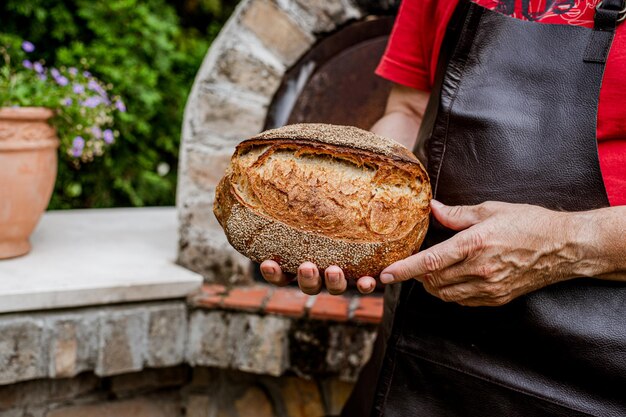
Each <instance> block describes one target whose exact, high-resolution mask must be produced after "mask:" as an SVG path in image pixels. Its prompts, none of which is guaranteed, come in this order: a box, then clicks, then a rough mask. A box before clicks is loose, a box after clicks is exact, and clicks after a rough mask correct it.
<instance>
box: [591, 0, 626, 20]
mask: <svg viewBox="0 0 626 417" xmlns="http://www.w3.org/2000/svg"><path fill="white" fill-rule="evenodd" d="M603 4H604V1H600V2H599V3H598V5H597V6H596V11H598V10H600V9H601V8H602V5H603ZM622 4H623V5H624V7H623V8H622V10H620V11H619V12H618V15H619V18H618V19H617V22H622V21H624V20H625V19H626V3H622Z"/></svg>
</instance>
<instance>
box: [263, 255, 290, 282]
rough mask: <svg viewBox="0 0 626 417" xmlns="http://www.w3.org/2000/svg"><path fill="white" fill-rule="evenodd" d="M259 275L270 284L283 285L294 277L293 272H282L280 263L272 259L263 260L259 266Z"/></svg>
mask: <svg viewBox="0 0 626 417" xmlns="http://www.w3.org/2000/svg"><path fill="white" fill-rule="evenodd" d="M260 269H261V275H263V278H264V279H265V280H266V281H267V282H269V283H270V284H274V285H277V286H279V287H284V286H285V285H288V284H289V283H290V282H291V281H293V280H294V279H295V275H294V274H289V273H286V272H283V271H282V270H281V269H280V265H278V263H277V262H275V261H272V260H267V261H263V262H262V263H261V266H260Z"/></svg>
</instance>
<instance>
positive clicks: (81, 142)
mask: <svg viewBox="0 0 626 417" xmlns="http://www.w3.org/2000/svg"><path fill="white" fill-rule="evenodd" d="M72 147H73V148H74V149H80V150H81V151H82V150H83V148H84V147H85V139H83V137H82V136H76V137H75V138H74V140H73V141H72Z"/></svg>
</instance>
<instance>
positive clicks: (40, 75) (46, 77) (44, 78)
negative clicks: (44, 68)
mask: <svg viewBox="0 0 626 417" xmlns="http://www.w3.org/2000/svg"><path fill="white" fill-rule="evenodd" d="M37 78H39V79H40V80H41V81H46V80H47V79H48V76H47V75H46V74H39V75H38V76H37Z"/></svg>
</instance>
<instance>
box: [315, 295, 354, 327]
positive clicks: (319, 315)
mask: <svg viewBox="0 0 626 417" xmlns="http://www.w3.org/2000/svg"><path fill="white" fill-rule="evenodd" d="M349 302H350V301H349V299H348V298H346V297H344V296H342V295H330V294H318V295H317V297H316V298H315V303H314V304H313V307H311V311H310V312H309V316H310V317H311V318H312V319H321V320H336V321H346V320H348V304H349Z"/></svg>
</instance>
